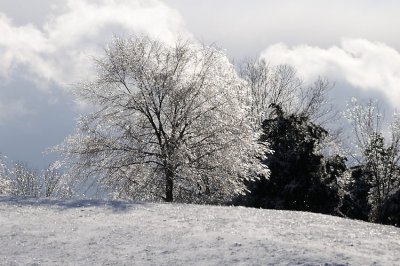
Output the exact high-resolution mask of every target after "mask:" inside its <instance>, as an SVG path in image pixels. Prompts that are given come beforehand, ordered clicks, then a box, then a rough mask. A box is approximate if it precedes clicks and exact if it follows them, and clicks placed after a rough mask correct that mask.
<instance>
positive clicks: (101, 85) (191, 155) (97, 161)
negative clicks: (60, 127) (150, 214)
mask: <svg viewBox="0 0 400 266" xmlns="http://www.w3.org/2000/svg"><path fill="white" fill-rule="evenodd" d="M96 62H97V67H98V75H97V79H95V80H93V81H89V82H84V83H82V84H80V85H79V86H78V87H77V88H76V90H75V95H76V97H77V99H78V100H83V101H87V102H90V103H91V104H93V105H94V106H96V107H97V109H96V110H95V111H94V112H92V113H91V114H89V115H87V116H84V117H81V119H80V120H79V124H78V131H77V133H76V134H75V135H73V136H70V137H68V138H67V139H66V140H65V141H64V143H63V144H61V145H59V146H58V147H56V148H55V150H57V151H61V152H62V153H63V154H64V156H65V158H64V162H65V163H67V164H69V166H70V167H71V168H70V169H71V173H72V174H74V175H75V176H77V177H81V178H82V177H83V178H85V177H89V176H95V177H97V178H98V180H99V181H100V183H101V184H103V185H105V186H106V187H108V188H112V191H114V192H115V193H116V196H117V197H129V198H139V199H151V200H155V199H164V200H166V201H173V200H174V201H186V202H208V201H222V200H226V199H229V198H231V197H232V196H234V195H235V194H238V193H243V192H244V190H245V186H244V184H243V181H244V180H245V179H254V178H258V177H259V176H268V174H269V172H268V169H266V168H265V167H264V166H263V165H262V164H261V163H260V162H259V159H262V158H264V156H265V154H266V152H268V149H267V147H265V146H263V145H261V144H259V143H258V134H257V132H254V128H255V127H254V126H253V125H252V124H251V122H250V121H251V119H250V118H249V113H250V112H249V107H248V106H247V105H246V102H248V101H247V100H246V97H248V95H249V93H248V92H247V91H246V90H247V86H245V83H244V82H243V81H242V80H241V79H240V78H239V77H238V76H237V74H236V72H235V70H234V67H233V65H232V64H231V63H230V62H229V61H228V59H227V57H226V55H225V54H224V53H223V52H221V51H220V50H218V49H216V48H214V47H205V46H200V45H197V44H194V43H190V42H189V41H181V42H177V43H176V44H175V45H174V46H167V45H165V44H163V43H161V42H158V41H155V40H153V39H150V38H148V37H145V36H140V37H132V38H129V39H121V38H115V39H114V41H113V42H112V43H111V45H110V46H109V47H108V48H107V49H106V54H105V56H103V57H102V58H100V59H98V60H97V61H96Z"/></svg>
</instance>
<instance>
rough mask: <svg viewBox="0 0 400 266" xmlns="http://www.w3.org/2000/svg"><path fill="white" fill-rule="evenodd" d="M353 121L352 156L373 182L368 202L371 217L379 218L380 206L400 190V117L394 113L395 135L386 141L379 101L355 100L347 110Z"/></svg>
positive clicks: (393, 131) (363, 175)
mask: <svg viewBox="0 0 400 266" xmlns="http://www.w3.org/2000/svg"><path fill="white" fill-rule="evenodd" d="M346 116H347V118H348V119H349V120H350V121H351V124H352V127H353V133H354V136H355V141H354V143H353V144H352V145H351V146H352V147H354V148H355V149H354V150H353V151H352V152H351V155H352V156H353V158H354V159H355V161H356V164H357V167H356V168H355V169H359V171H361V173H362V178H363V181H364V182H365V183H367V184H368V185H369V194H368V202H369V204H370V207H371V211H370V215H369V216H370V217H369V219H370V220H372V221H376V220H377V218H378V217H377V216H378V209H379V207H380V206H381V205H382V204H383V203H384V202H385V201H386V200H387V199H388V198H389V197H390V196H391V195H393V194H394V193H396V191H399V190H400V119H399V116H398V115H394V119H393V122H392V124H391V126H390V133H391V136H390V137H389V140H388V141H387V142H385V138H384V136H383V131H382V124H383V122H384V121H383V115H382V112H381V111H380V109H379V105H378V103H377V101H373V100H369V101H368V102H367V103H366V104H361V103H359V102H358V101H357V100H356V99H352V102H351V105H350V108H349V109H348V111H347V113H346Z"/></svg>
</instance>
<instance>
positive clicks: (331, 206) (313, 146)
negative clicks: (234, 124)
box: [241, 105, 345, 214]
mask: <svg viewBox="0 0 400 266" xmlns="http://www.w3.org/2000/svg"><path fill="white" fill-rule="evenodd" d="M274 108H275V115H274V116H273V118H271V119H266V120H264V122H263V125H262V128H263V135H262V137H261V141H262V142H268V143H270V145H271V146H270V148H271V149H272V150H273V151H274V153H273V154H272V155H269V156H268V158H267V159H266V160H264V161H263V163H264V164H266V165H267V166H268V168H269V169H270V170H271V175H270V178H269V179H268V180H265V179H262V180H258V181H254V182H251V183H249V184H248V187H249V190H250V191H251V192H250V193H249V194H248V195H247V196H246V197H245V198H242V199H241V200H242V202H244V204H246V205H248V206H254V207H262V208H272V209H288V210H300V211H313V212H319V213H330V214H331V213H335V210H336V207H337V205H338V203H339V196H338V186H337V181H336V180H337V175H340V174H341V173H342V172H343V170H342V168H343V167H344V169H345V164H344V159H343V158H342V157H332V158H330V159H325V158H324V157H323V155H322V154H320V153H318V146H319V145H320V144H321V141H322V140H323V139H324V138H325V137H326V136H327V135H328V132H327V131H326V130H325V129H324V128H322V127H321V126H318V125H315V124H314V123H312V122H310V120H309V118H308V117H307V116H301V115H294V114H292V115H286V114H285V113H284V112H283V111H282V109H281V108H280V107H279V106H278V105H275V106H274Z"/></svg>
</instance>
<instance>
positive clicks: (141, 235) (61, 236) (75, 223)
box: [0, 197, 400, 265]
mask: <svg viewBox="0 0 400 266" xmlns="http://www.w3.org/2000/svg"><path fill="white" fill-rule="evenodd" d="M0 225H1V226H0V259H1V262H0V264H1V265H22V264H24V265H25V264H29V265H31V264H34V265H64V264H65V265H193V264H195V265H266V264H284V265H285V264H300V265H301V264H305V265H319V264H322V265H343V264H344V265H347V264H350V265H371V264H374V265H400V228H395V227H392V226H382V225H376V224H370V223H365V222H358V221H351V220H346V219H341V218H337V217H331V216H325V215H319V214H312V213H303V212H290V211H273V210H261V209H250V208H241V207H216V206H197V205H180V204H147V203H139V204H134V203H128V202H122V201H95V200H84V201H58V200H33V199H18V198H6V197H2V198H1V197H0Z"/></svg>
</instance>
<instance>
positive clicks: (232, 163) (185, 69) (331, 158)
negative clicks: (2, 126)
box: [0, 36, 400, 226]
mask: <svg viewBox="0 0 400 266" xmlns="http://www.w3.org/2000/svg"><path fill="white" fill-rule="evenodd" d="M95 63H96V70H97V76H96V78H95V79H93V80H90V81H85V82H82V83H80V84H77V86H76V87H75V89H74V91H73V92H74V95H75V97H76V98H77V99H79V100H82V101H85V102H88V103H91V104H92V110H91V112H90V113H89V114H87V115H84V116H82V117H81V118H80V119H79V122H78V124H77V133H76V134H75V135H72V136H69V137H67V138H66V139H65V141H64V142H63V143H62V144H60V145H58V146H56V147H53V149H52V150H53V151H56V152H59V153H61V154H62V155H63V159H62V161H61V162H60V163H61V164H62V165H63V166H64V167H65V169H66V171H67V176H68V177H69V178H70V180H74V181H85V180H88V179H91V178H94V179H95V180H96V181H97V184H98V186H99V187H100V188H102V189H104V190H106V191H108V192H109V193H110V195H111V196H112V197H115V198H124V199H137V200H151V201H167V202H189V203H209V204H235V205H244V206H249V207H261V208H272V209H285V210H299V211H312V212H319V213H325V214H332V215H338V216H342V217H349V218H354V219H361V220H366V221H372V222H379V223H387V224H393V225H397V226H399V225H400V174H399V170H400V167H399V158H400V152H399V145H400V119H399V117H398V116H397V115H394V117H393V122H392V124H391V126H390V133H389V134H387V133H386V134H384V128H383V116H382V112H381V110H380V109H379V108H378V107H379V105H378V103H377V102H375V101H372V100H371V101H369V102H367V103H360V102H358V101H357V100H352V101H351V104H350V106H349V108H348V110H347V111H346V112H345V113H344V115H345V117H346V118H347V119H348V121H350V124H351V132H352V134H351V136H352V140H353V143H352V145H350V146H349V147H348V149H343V148H341V139H342V136H341V134H340V131H336V130H335V121H336V120H337V119H339V118H340V116H341V115H342V113H340V112H338V111H336V110H335V108H334V107H333V105H332V104H331V103H330V100H329V97H328V95H329V93H328V92H329V90H330V89H331V88H332V85H331V83H330V82H329V81H327V80H326V79H323V78H318V79H316V80H315V82H314V83H312V84H305V82H304V81H303V80H301V79H300V78H299V77H298V75H297V73H296V70H295V69H294V68H293V67H290V66H285V65H282V66H269V65H268V64H267V62H266V61H263V60H246V61H245V62H244V63H242V64H241V65H240V66H239V67H238V66H234V65H233V64H232V63H231V62H230V61H229V60H228V59H227V56H226V55H225V54H224V52H223V51H221V50H220V49H217V48H215V47H210V46H204V45H199V44H197V43H194V42H191V41H179V42H177V43H175V45H172V46H171V45H167V44H164V43H161V42H159V41H157V40H154V39H151V38H150V37H147V36H133V37H131V38H126V39H124V38H115V39H114V40H113V42H112V43H110V45H109V46H108V47H107V48H106V49H105V53H104V55H102V56H100V57H98V58H97V59H96V62H95ZM3 168H4V167H3ZM25 168H26V167H25ZM3 172H4V171H3ZM3 176H5V174H3ZM24 176H29V174H28V175H24ZM50 176H52V177H54V175H50ZM54 178H55V179H57V178H56V177H54ZM17 179H18V178H16V177H14V178H11V179H10V178H8V180H14V181H13V182H14V183H15V182H17V181H16V180H17ZM28 179H29V178H27V180H28ZM34 179H35V180H41V179H43V180H44V179H45V178H42V177H40V178H39V177H36V178H34ZM3 180H6V179H5V178H3ZM50 183H51V182H50ZM46 184H47V183H46ZM14 186H15V185H14ZM2 187H3V191H6V190H7V189H5V188H6V187H7V183H6V182H3V183H1V182H0V192H1V190H2ZM18 190H19V189H15V188H14V191H18ZM20 190H21V191H22V189H20ZM9 191H10V190H9ZM36 191H37V189H36ZM35 193H36V194H35V195H37V194H38V193H37V192H35ZM28 194H29V193H28ZM32 194H34V193H33V192H32ZM46 196H47V194H46Z"/></svg>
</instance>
